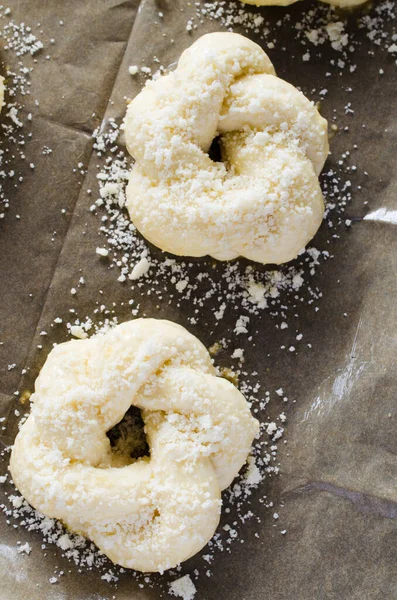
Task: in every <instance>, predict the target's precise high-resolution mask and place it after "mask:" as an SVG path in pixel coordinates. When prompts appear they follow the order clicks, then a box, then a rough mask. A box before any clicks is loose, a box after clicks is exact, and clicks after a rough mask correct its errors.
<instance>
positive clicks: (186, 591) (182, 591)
mask: <svg viewBox="0 0 397 600" xmlns="http://www.w3.org/2000/svg"><path fill="white" fill-rule="evenodd" d="M169 591H170V594H171V595H172V596H178V597H179V598H182V600H193V598H194V597H195V595H196V592H197V590H196V586H195V585H194V583H193V581H192V580H191V579H190V576H189V575H184V576H183V577H180V578H179V579H175V581H172V582H171V583H170V584H169Z"/></svg>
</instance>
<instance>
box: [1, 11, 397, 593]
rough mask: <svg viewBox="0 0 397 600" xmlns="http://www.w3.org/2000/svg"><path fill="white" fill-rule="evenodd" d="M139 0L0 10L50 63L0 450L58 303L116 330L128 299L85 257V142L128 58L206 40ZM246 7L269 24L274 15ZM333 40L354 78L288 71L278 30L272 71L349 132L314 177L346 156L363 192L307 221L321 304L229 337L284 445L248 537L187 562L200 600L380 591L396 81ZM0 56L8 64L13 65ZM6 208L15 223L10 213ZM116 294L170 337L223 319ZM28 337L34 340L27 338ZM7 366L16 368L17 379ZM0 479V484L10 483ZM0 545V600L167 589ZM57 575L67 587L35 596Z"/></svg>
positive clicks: (13, 540) (92, 236)
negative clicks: (341, 222)
mask: <svg viewBox="0 0 397 600" xmlns="http://www.w3.org/2000/svg"><path fill="white" fill-rule="evenodd" d="M138 4H139V2H138V1H137V0H136V1H135V0H124V1H122V0H107V1H105V0H100V1H98V0H87V1H85V2H82V1H81V0H68V1H67V2H66V1H61V0H52V1H51V2H39V1H37V2H32V1H31V0H14V1H13V2H12V3H11V7H12V11H13V17H14V18H15V19H16V20H19V21H23V20H25V21H26V22H27V23H29V22H30V23H32V22H34V23H36V22H40V23H41V24H42V25H43V31H44V33H43V41H45V42H46V41H47V42H48V39H49V38H51V37H53V38H55V40H56V43H55V44H54V46H53V47H52V48H51V59H50V60H48V61H46V60H40V61H38V62H37V65H35V71H34V77H32V96H31V98H30V99H28V100H27V110H28V111H31V112H32V113H33V115H34V119H33V141H32V142H31V144H32V145H33V144H35V145H36V146H37V158H36V159H35V165H36V168H35V172H34V175H33V174H31V175H30V174H29V172H27V173H26V177H25V181H24V184H23V186H21V187H20V188H19V190H18V191H17V192H16V193H15V194H14V197H13V203H12V206H11V208H10V211H9V212H8V214H7V217H6V219H5V222H4V223H3V224H2V227H1V232H0V272H1V284H0V285H1V292H2V303H1V311H2V316H1V339H2V341H3V342H4V345H3V346H2V347H1V350H0V362H1V373H2V379H1V388H0V392H1V394H0V413H1V414H0V416H5V417H6V421H5V423H6V428H5V431H3V434H2V439H1V441H2V443H3V444H4V445H8V444H11V443H12V441H13V437H14V435H15V432H16V430H17V418H16V417H15V416H14V410H15V409H18V408H19V409H20V401H19V399H18V398H17V397H16V396H14V392H15V391H16V390H19V392H21V393H22V392H23V391H24V390H25V389H29V390H31V389H32V386H33V382H34V378H35V376H36V374H37V370H38V368H39V367H40V366H41V364H42V363H43V361H44V359H45V356H46V355H47V353H48V352H49V350H50V348H51V345H52V343H53V342H55V341H57V342H59V341H63V340H65V339H66V337H67V335H66V330H65V327H64V326H63V327H60V329H59V330H56V328H52V329H51V328H50V323H52V322H53V320H54V318H56V317H58V316H59V317H61V318H63V319H64V321H65V320H67V319H68V315H69V314H70V313H69V310H70V308H73V307H75V308H78V310H79V313H80V314H83V313H86V314H87V315H90V314H92V313H93V311H94V309H95V308H96V302H98V300H99V301H100V300H101V297H103V299H104V300H106V304H107V305H108V306H109V305H110V304H111V303H112V301H114V302H116V304H117V309H116V312H117V316H118V318H119V320H120V321H122V320H126V319H128V318H129V317H130V309H129V307H128V305H126V306H125V307H124V308H123V307H122V306H120V305H121V303H122V302H123V301H126V302H127V301H128V299H129V298H130V292H129V290H128V286H123V285H121V284H119V283H118V282H117V275H118V274H117V273H116V270H115V269H109V268H108V264H107V263H106V261H101V260H100V259H99V257H98V256H97V255H96V254H95V248H96V247H97V246H100V245H102V244H103V237H101V236H100V235H99V233H98V230H99V219H98V218H95V217H94V216H93V215H92V214H91V213H90V211H89V207H90V204H91V203H92V197H89V196H88V195H87V194H86V190H87V188H92V189H93V191H94V192H93V193H94V195H95V193H96V190H97V183H96V172H97V171H96V163H97V158H96V156H95V155H94V154H93V153H92V138H91V134H92V132H93V130H94V129H95V127H97V126H98V125H100V124H101V123H102V122H104V123H106V120H107V119H108V118H109V117H116V118H117V119H120V118H121V116H122V115H123V113H124V111H125V97H133V96H134V95H135V94H136V93H137V92H138V91H139V89H140V87H141V86H142V84H143V82H144V78H143V77H142V76H139V77H135V78H132V77H131V76H130V75H129V73H128V66H129V65H132V64H137V65H140V66H141V65H148V66H151V67H153V69H156V68H157V65H156V63H153V56H154V55H155V56H157V57H158V59H159V61H160V63H161V64H162V65H164V66H168V65H171V64H172V63H173V62H175V60H177V58H178V56H179V54H180V52H181V51H182V50H183V49H184V48H185V47H187V46H188V45H190V44H191V42H192V40H193V39H195V38H197V37H199V36H200V35H202V34H203V33H205V32H207V31H210V30H216V29H220V25H219V23H216V22H214V21H209V20H205V22H204V23H203V24H202V25H200V26H199V27H198V28H197V30H193V31H192V32H188V31H187V30H186V23H187V21H188V19H189V17H190V16H192V15H193V14H194V12H195V8H194V6H193V4H194V3H193V2H191V3H188V2H183V1H182V0H173V1H171V0H168V1H167V0H158V2H155V1H154V0H147V1H145V0H144V1H143V2H141V3H140V5H139V7H138ZM310 6H311V5H308V4H306V2H299V3H298V4H297V5H294V6H293V7H292V8H291V9H290V11H292V12H293V13H294V14H297V13H298V12H299V11H305V10H308V9H309V8H310ZM313 6H314V5H313ZM252 10H257V12H258V13H260V14H264V15H266V18H268V19H270V20H272V21H274V22H276V21H277V19H279V18H280V15H282V14H283V11H285V9H280V8H264V9H252ZM159 11H161V12H162V13H163V15H164V16H163V17H161V18H159V17H158V12H159ZM60 20H62V21H63V23H64V24H63V25H62V26H61V25H60V24H59V21H60ZM350 27H351V30H350V33H351V34H352V35H357V36H361V37H362V38H363V40H362V52H360V53H358V54H356V56H355V62H356V64H357V69H356V70H355V72H354V73H349V72H346V71H344V72H343V74H342V75H339V74H337V73H336V74H335V73H334V74H333V76H332V77H330V78H327V77H326V75H325V73H326V71H327V70H328V66H327V65H328V58H327V52H328V51H330V50H329V47H327V48H326V47H324V49H323V50H322V54H323V58H314V59H313V61H311V62H310V63H306V62H304V61H302V60H301V55H302V47H301V46H300V44H299V43H298V42H297V41H296V40H295V34H294V32H288V29H287V28H286V27H284V28H283V29H282V30H280V31H279V33H278V34H277V36H278V38H277V43H276V47H275V48H274V49H273V50H271V51H270V52H269V54H270V56H271V59H272V61H273V62H274V64H275V66H276V69H277V71H278V73H279V74H280V75H281V76H283V77H285V78H286V79H287V80H289V81H290V82H292V83H293V84H295V85H300V86H301V87H302V89H304V90H305V91H306V92H307V93H308V94H310V92H311V90H312V89H313V88H315V89H317V90H318V89H321V88H322V87H326V88H327V89H328V94H327V96H326V98H325V100H324V102H323V103H322V107H321V110H322V112H323V114H324V115H325V116H326V117H327V118H329V119H331V118H332V117H333V116H334V115H337V116H338V118H339V125H345V126H348V127H349V133H348V134H344V132H343V131H340V132H339V133H338V134H337V135H335V136H334V138H333V139H332V142H331V144H332V149H333V155H332V156H330V159H329V163H328V165H327V167H326V168H332V166H333V161H335V160H336V159H335V158H334V156H339V155H340V154H341V152H343V150H344V148H346V147H347V146H348V145H349V146H351V145H352V144H353V143H356V144H357V145H358V148H357V149H356V151H355V155H354V161H355V164H357V165H359V166H360V171H359V172H358V174H357V175H356V176H355V180H354V181H355V185H356V186H357V185H360V184H361V185H362V190H361V192H360V193H357V194H354V196H353V201H352V203H351V204H350V205H349V207H348V209H347V213H348V215H349V218H350V219H353V220H354V221H355V222H354V226H353V227H352V228H351V229H350V230H346V231H343V230H342V232H341V234H340V239H337V240H334V239H332V236H331V235H330V234H329V232H328V228H327V224H326V223H324V224H323V226H322V229H321V230H320V232H319V234H318V236H317V237H316V239H315V241H314V244H315V246H316V247H317V248H320V249H328V250H329V251H330V253H331V254H333V255H334V258H333V259H332V260H329V261H327V262H326V263H324V264H323V265H322V266H321V268H320V269H319V270H317V272H316V274H315V275H314V276H313V278H314V280H313V282H312V286H314V287H315V286H318V287H319V289H320V290H321V291H322V293H323V297H322V298H321V299H320V300H319V301H318V303H317V304H318V306H319V311H318V312H316V313H315V312H314V311H313V309H312V308H311V307H310V306H309V305H308V304H307V303H305V302H302V303H300V304H298V307H297V309H296V310H295V311H294V314H293V315H292V314H291V315H290V318H291V320H290V322H289V329H288V330H287V331H286V332H285V340H284V342H283V339H284V338H283V337H282V334H281V332H279V333H278V335H275V330H274V324H273V323H272V322H271V319H270V317H269V315H268V313H267V312H266V311H263V312H262V313H261V314H259V315H258V316H255V317H252V320H251V331H250V333H252V335H253V342H255V344H256V346H255V347H253V343H252V342H249V341H248V340H247V339H246V338H244V336H240V338H239V339H238V344H237V345H238V347H242V348H244V350H245V356H246V363H247V365H249V368H251V369H254V368H256V370H257V371H258V373H259V375H258V379H259V380H260V381H261V383H262V384H263V386H264V389H271V390H274V389H276V388H277V387H279V386H280V383H281V384H282V386H283V388H285V389H286V390H288V395H289V397H290V402H289V404H288V406H287V407H284V406H283V407H281V408H282V409H284V408H285V410H286V412H287V417H288V422H287V430H286V437H285V439H286V441H287V443H286V444H283V443H282V442H281V443H280V444H279V446H280V448H279V459H280V463H281V475H280V476H279V477H277V478H274V479H265V480H264V481H263V483H262V484H261V486H262V487H260V488H259V489H258V490H256V491H255V492H254V499H253V506H254V511H255V514H256V515H257V516H258V517H260V519H261V525H260V529H261V535H260V537H259V538H257V537H255V535H253V531H254V530H255V531H256V530H257V524H255V525H254V524H252V523H250V522H247V523H246V525H245V526H244V534H243V538H244V543H243V544H240V543H239V542H238V541H237V542H236V543H235V544H234V546H233V548H232V552H231V553H230V554H229V553H227V552H223V553H221V552H218V553H216V555H215V560H214V562H213V564H212V565H211V571H212V576H211V577H206V575H205V571H204V570H203V569H202V568H201V570H200V576H199V578H198V580H195V585H196V587H197V590H198V591H197V598H198V599H206V600H220V599H222V600H223V599H226V598H227V599H230V600H242V599H244V600H258V599H262V598H263V599H265V598H274V599H280V600H314V599H316V600H320V599H327V600H328V599H329V600H331V599H334V600H364V599H371V600H375V599H376V600H387V599H392V598H397V569H396V562H397V552H396V521H395V519H396V517H397V492H396V479H397V461H396V455H397V442H396V435H395V429H396V370H395V356H396V350H397V333H396V323H397V307H396V300H395V291H396V277H397V258H396V257H397V238H396V234H395V225H393V224H390V223H385V222H380V221H379V220H378V219H377V218H376V214H379V213H376V211H377V210H378V209H380V208H383V209H386V210H396V209H397V200H396V198H397V183H396V182H397V175H396V172H395V169H394V165H395V162H396V158H397V142H396V118H395V117H396V110H397V107H396V70H395V65H394V61H393V59H392V57H390V55H389V56H388V55H387V52H385V51H384V49H382V48H379V50H376V52H377V54H376V56H375V58H373V59H371V60H369V59H368V55H367V51H368V48H369V44H370V42H369V41H368V40H366V39H364V36H363V34H362V33H360V32H357V31H355V25H354V19H353V22H352V23H351V24H350ZM46 36H48V39H46ZM171 40H173V41H171ZM282 46H286V47H287V48H288V52H285V51H282V49H281V48H282ZM6 59H7V60H11V59H12V57H11V55H7V57H6ZM380 67H382V68H383V70H384V75H383V76H382V78H380V77H379V68H380ZM349 86H351V87H352V91H351V92H349V91H347V88H348V87H349ZM35 99H38V100H39V103H38V106H37V105H36V104H34V100H35ZM348 102H352V103H353V104H354V110H355V113H354V116H352V115H346V114H345V108H344V107H345V106H346V104H347V103H348ZM363 124H364V125H365V127H363ZM347 135H348V136H349V137H348V140H349V141H348V142H347V137H346V136H347ZM44 145H46V146H49V147H50V148H52V150H53V153H52V155H51V156H45V155H42V152H41V149H42V147H43V146H44ZM32 147H33V146H31V148H32ZM31 148H30V149H31ZM80 162H81V163H83V164H84V166H85V167H88V172H87V174H86V175H81V174H79V173H78V172H77V173H76V172H73V169H76V168H77V164H78V163H80ZM364 170H366V171H367V173H368V175H364V173H363V171H364ZM95 197H96V196H95ZM363 201H368V203H369V204H368V205H367V206H365V205H364V204H363ZM62 209H66V212H65V213H62V212H61V210H62ZM17 213H18V214H20V215H21V219H20V220H16V219H15V218H14V217H15V214H17ZM367 213H368V214H375V218H374V220H370V219H369V220H362V219H361V217H363V216H364V215H365V214H367ZM54 231H56V232H57V233H56V235H55V237H54V235H53V232H54ZM52 238H54V241H52ZM154 252H156V251H154ZM159 254H160V253H159ZM80 275H81V276H84V278H85V285H84V286H82V287H81V288H79V291H78V294H77V295H76V297H74V298H72V297H71V295H70V289H71V287H72V286H73V285H74V284H75V282H76V281H77V280H78V278H79V277H80ZM134 294H135V297H137V299H138V300H139V302H140V305H141V314H145V313H146V315H148V316H158V317H164V318H170V319H173V320H176V321H178V322H180V323H181V324H183V325H187V326H188V328H189V329H190V330H191V331H192V332H193V333H195V334H196V335H198V336H199V337H200V338H201V339H202V340H203V341H204V343H206V344H211V343H213V342H214V341H216V339H220V338H222V337H223V336H226V337H228V336H230V333H231V330H232V329H233V327H234V324H235V321H233V322H232V321H228V319H227V318H225V319H223V321H221V322H219V323H218V325H217V331H216V336H215V337H214V335H212V330H211V319H212V315H211V311H209V312H208V319H207V321H208V324H209V325H208V327H203V326H198V327H196V328H194V327H192V326H191V325H190V324H189V323H188V320H187V319H188V317H189V316H191V312H190V311H189V308H188V307H187V306H186V304H184V305H183V307H182V308H180V309H179V308H176V307H175V306H174V307H172V306H168V304H167V303H166V302H164V303H163V304H161V305H160V306H159V307H158V306H157V304H158V302H157V301H156V300H155V299H153V300H151V298H150V296H146V294H145V293H144V290H142V292H141V297H139V294H140V292H139V289H138V290H137V291H136V292H134ZM43 330H44V331H47V332H48V335H47V336H40V332H42V331H43ZM291 330H292V331H295V330H299V331H302V332H303V333H304V336H305V338H307V341H308V342H310V343H311V344H312V349H311V350H310V349H307V350H302V351H300V352H298V353H291V352H288V351H285V350H281V348H280V346H281V345H282V344H283V343H286V344H288V343H289V341H290V338H289V337H288V336H289V335H290V333H289V332H290V331H291ZM38 345H42V346H43V348H42V349H41V350H40V349H38V348H37V346H38ZM269 354H270V357H269V356H268V355H269ZM10 362H12V363H14V362H15V363H17V365H18V369H12V370H10V371H9V370H8V369H7V365H8V364H9V363H10ZM25 365H28V366H29V367H30V368H31V370H30V372H29V374H28V376H27V377H25V378H24V379H23V380H21V379H20V378H21V375H20V371H21V368H22V367H23V366H25ZM3 471H5V466H4V469H3ZM7 485H8V484H5V485H3V486H1V490H4V489H9V488H7ZM264 490H265V491H266V493H268V494H269V496H271V497H273V498H275V499H276V501H277V506H278V509H277V510H278V511H279V514H280V521H281V522H282V525H281V526H279V525H278V523H276V521H275V519H274V518H273V512H272V511H271V510H270V511H269V510H268V509H266V508H265V507H264V506H263V504H261V503H259V497H261V496H263V493H264ZM1 493H3V491H2V492H1ZM251 529H252V532H251ZM281 529H285V530H286V533H285V535H281V532H280V530H281ZM0 532H1V534H0V535H1V538H0V569H1V579H2V582H1V586H0V598H1V600H22V599H24V598H29V600H39V599H40V600H41V599H43V598H46V599H47V598H48V599H53V600H55V599H56V600H61V599H62V600H63V599H69V598H70V599H73V600H80V599H81V600H83V599H84V600H100V599H110V598H113V597H115V598H117V599H119V600H127V599H130V598H134V599H135V598H136V599H152V598H159V597H160V595H161V594H163V596H162V597H165V596H167V585H166V583H167V582H168V581H171V580H172V579H175V575H174V576H169V575H167V574H166V575H164V576H163V577H161V576H152V577H151V582H152V583H151V584H150V585H149V586H148V585H145V586H144V587H143V588H140V587H139V586H138V583H137V582H136V580H135V579H134V578H133V577H132V576H131V574H129V573H128V572H127V573H124V574H122V575H121V576H120V580H119V581H118V583H117V588H116V587H114V586H111V585H109V584H108V583H107V582H105V581H103V580H101V579H100V576H99V575H98V574H97V573H96V572H95V571H93V572H88V571H83V572H81V573H80V572H78V568H77V567H75V565H74V564H73V563H70V562H69V561H67V560H66V559H64V558H63V557H62V552H61V550H60V549H59V548H56V547H50V546H48V547H47V550H46V554H44V552H43V551H42V550H41V543H42V538H41V536H40V534H39V533H34V532H30V533H29V532H27V531H26V530H25V529H24V528H23V527H22V526H20V527H19V528H18V529H15V528H13V527H12V525H11V526H10V525H7V524H6V517H5V516H3V515H2V514H1V513H0ZM250 532H251V533H250ZM17 541H21V542H22V543H25V542H26V541H28V542H29V544H30V545H31V546H32V552H31V554H30V555H29V556H25V555H24V554H18V553H17V550H16V548H17V546H16V544H17ZM198 561H199V558H193V559H191V560H190V561H188V562H187V563H186V564H185V565H183V569H182V572H181V573H191V574H193V572H194V569H195V568H196V566H197V565H198ZM200 565H202V561H201V562H200ZM56 566H57V567H58V569H62V570H63V571H64V572H65V575H64V576H63V577H61V578H60V579H59V580H58V582H57V583H56V584H54V585H51V584H49V578H50V577H51V576H52V575H53V572H54V568H55V567H56Z"/></svg>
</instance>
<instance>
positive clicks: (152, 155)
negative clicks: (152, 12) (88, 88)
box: [125, 33, 328, 263]
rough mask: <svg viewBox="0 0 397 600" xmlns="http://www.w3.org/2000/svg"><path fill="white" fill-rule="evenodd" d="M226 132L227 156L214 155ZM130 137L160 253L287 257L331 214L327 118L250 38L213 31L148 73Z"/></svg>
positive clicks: (142, 200)
mask: <svg viewBox="0 0 397 600" xmlns="http://www.w3.org/2000/svg"><path fill="white" fill-rule="evenodd" d="M218 134H219V135H220V145H221V151H222V156H223V160H224V163H222V162H221V163H220V162H214V161H212V160H211V159H210V157H209V156H208V154H207V152H208V150H209V148H210V146H211V143H212V141H213V139H214V138H215V137H216V136H217V135H218ZM125 135H126V142H127V147H128V150H129V152H130V153H131V154H132V156H134V158H135V160H136V163H135V165H134V168H133V170H132V173H131V176H130V181H129V184H128V187H127V208H128V210H129V213H130V216H131V219H132V221H133V223H134V224H135V225H136V227H137V228H138V229H139V231H140V232H141V233H142V234H143V235H144V236H145V237H146V238H147V239H148V240H149V241H151V242H152V243H153V244H155V245H156V246H159V247H160V248H161V249H162V250H166V251H168V252H172V253H173V254H179V255H189V256H203V255H206V254H209V255H211V256H213V257H215V258H217V259H219V260H230V259H233V258H236V257H237V256H239V255H242V256H245V257H247V258H249V259H252V260H255V261H258V262H261V263H283V262H286V261H289V260H292V259H293V258H295V257H296V256H297V254H298V253H299V251H300V250H301V249H302V248H303V247H304V246H305V245H306V243H307V242H308V241H309V240H310V239H311V238H312V237H313V235H314V234H315V232H316V231H317V229H318V227H319V225H320V223H321V221H322V217H323V198H322V194H321V189H320V186H319V182H318V175H319V173H320V171H321V169H322V167H323V165H324V161H325V159H326V157H327V155H328V136H327V122H326V121H325V119H323V118H322V117H321V116H320V115H319V113H318V111H317V109H316V107H315V106H314V104H313V103H312V102H310V101H309V100H308V99H307V98H305V96H304V95H303V94H302V93H301V92H299V91H298V90H297V89H296V88H294V87H293V86H292V85H290V84H289V83H287V82H285V81H283V80H282V79H279V78H278V77H276V76H275V73H274V68H273V65H272V63H271V62H270V60H269V58H268V57H267V55H266V54H265V52H264V51H263V50H262V48H260V46H258V45H257V44H255V43H254V42H252V41H250V40H249V39H247V38H245V37H243V36H241V35H238V34H234V33H210V34H207V35H204V36H203V37H201V38H200V39H199V40H198V41H197V42H195V43H194V44H193V45H192V46H191V47H190V48H188V49H187V50H186V51H185V52H184V53H183V54H182V56H181V57H180V60H179V62H178V66H177V68H176V70H175V71H174V72H172V73H170V74H169V75H166V76H164V77H161V78H159V79H157V80H155V81H149V82H148V83H147V84H146V86H145V88H144V89H143V90H142V91H141V93H140V94H138V96H137V97H136V98H135V99H134V100H133V101H132V102H131V103H130V104H129V107H128V110H127V114H126V118H125Z"/></svg>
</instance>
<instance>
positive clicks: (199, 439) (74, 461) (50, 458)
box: [10, 319, 259, 572]
mask: <svg viewBox="0 0 397 600" xmlns="http://www.w3.org/2000/svg"><path fill="white" fill-rule="evenodd" d="M31 400H32V402H33V405H32V411H31V414H30V415H29V417H28V419H27V421H26V422H25V423H24V424H23V425H22V427H21V429H20V431H19V433H18V435H17V437H16V440H15V444H14V447H13V450H12V454H11V462H10V469H11V473H12V478H13V480H14V483H15V485H16V486H17V488H18V489H19V490H20V492H21V493H22V494H23V496H24V497H25V498H26V500H27V501H28V502H29V503H30V504H31V505H32V506H34V507H35V508H36V509H37V510H39V511H40V512H42V513H44V514H45V515H47V516H49V517H51V518H56V519H60V520H61V521H62V522H63V523H64V524H65V525H66V526H67V527H68V528H69V529H70V530H71V531H73V532H76V533H79V534H81V535H84V536H86V537H88V538H89V539H91V540H92V541H93V542H95V544H96V545H97V546H98V547H99V548H100V549H101V550H102V552H104V553H105V554H106V555H107V556H108V557H109V558H110V559H111V560H112V561H113V562H114V563H117V564H119V565H121V566H123V567H127V568H131V569H136V570H138V571H160V572H162V571H165V570H166V569H170V568H173V567H175V566H177V565H178V564H179V563H180V562H182V561H184V560H186V559H188V558H189V557H191V556H193V555H194V554H195V553H196V552H198V551H199V550H201V548H203V547H204V546H205V545H206V543H207V542H208V541H209V540H210V539H211V537H212V536H213V535H214V533H215V530H216V528H217V525H218V522H219V516H220V509H221V491H222V490H223V489H224V488H226V487H227V486H229V485H230V483H231V482H232V481H233V479H234V477H236V475H237V474H238V472H239V470H240V469H241V467H242V466H243V464H244V463H245V461H246V459H247V455H248V453H249V451H250V448H251V444H252V441H253V439H254V437H255V435H256V434H257V433H258V430H259V423H258V421H257V420H256V419H254V418H253V417H252V415H251V412H250V409H249V406H248V403H247V402H246V400H245V398H244V396H243V395H242V394H241V393H240V392H239V391H238V389H237V388H236V387H235V386H234V385H233V384H232V383H230V382H229V381H227V380H226V379H222V378H221V377H217V376H216V372H215V369H214V367H213V365H212V361H211V358H210V356H209V354H208V352H207V350H206V348H205V347H204V346H203V345H202V344H201V343H200V342H199V340H198V339H197V338H196V337H194V336H193V335H191V334H190V333H188V331H186V329H184V328H183V327H181V326H180V325H176V324H175V323H171V322H170V321H161V320H156V319H137V320H135V321H130V322H127V323H124V324H122V325H119V326H117V327H115V328H114V329H112V330H111V331H109V332H108V333H106V334H105V335H97V336H95V337H93V338H90V339H85V340H73V341H69V342H66V343H64V344H59V345H58V346H56V347H55V348H54V349H53V350H52V351H51V353H50V354H49V356H48V358H47V361H46V363H45V365H44V366H43V368H42V370H41V373H40V375H39V377H38V379H37V381H36V390H35V393H34V394H33V396H32V398H31ZM131 405H133V406H136V407H138V408H140V409H141V411H142V413H141V414H142V419H143V421H144V424H145V432H146V436H147V443H148V446H149V450H150V455H149V456H143V457H142V456H141V457H140V458H137V459H133V458H132V457H131V444H130V443H129V441H128V439H124V438H123V443H122V444H120V445H119V446H117V448H116V449H115V447H112V446H111V443H110V440H109V438H108V437H107V435H106V432H108V431H109V430H110V429H112V428H113V427H114V426H115V425H116V424H117V423H119V422H120V421H121V420H122V419H123V417H124V415H125V413H126V412H127V410H128V409H129V408H130V407H131ZM124 437H128V436H127V435H126V436H124Z"/></svg>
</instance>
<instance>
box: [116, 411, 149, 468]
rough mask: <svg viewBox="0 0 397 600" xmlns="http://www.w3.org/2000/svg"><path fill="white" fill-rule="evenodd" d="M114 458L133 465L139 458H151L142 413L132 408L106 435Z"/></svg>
mask: <svg viewBox="0 0 397 600" xmlns="http://www.w3.org/2000/svg"><path fill="white" fill-rule="evenodd" d="M106 435H107V437H108V438H109V441H110V446H111V449H112V453H113V454H114V455H115V456H114V458H117V459H120V460H121V461H122V462H123V463H124V464H126V465H127V464H132V463H133V462H135V461H136V460H137V459H138V458H142V457H143V456H150V450H149V445H148V443H147V440H146V435H145V431H144V423H143V420H142V416H141V411H140V410H139V408H137V407H136V406H130V408H129V409H128V410H127V412H126V413H125V415H124V417H123V418H122V419H121V421H120V422H119V423H117V424H116V425H115V426H114V427H112V429H109V431H108V432H107V433H106Z"/></svg>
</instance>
